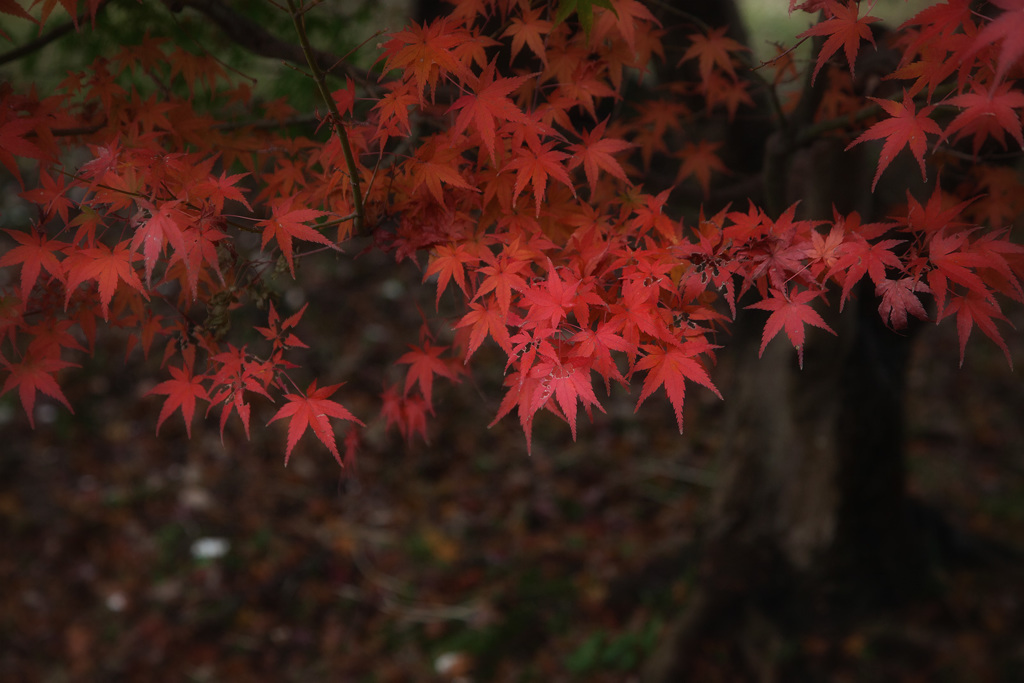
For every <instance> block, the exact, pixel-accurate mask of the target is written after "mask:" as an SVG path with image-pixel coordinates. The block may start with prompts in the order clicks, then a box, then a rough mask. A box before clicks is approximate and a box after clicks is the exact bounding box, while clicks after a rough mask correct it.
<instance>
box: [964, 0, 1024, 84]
mask: <svg viewBox="0 0 1024 683" xmlns="http://www.w3.org/2000/svg"><path fill="white" fill-rule="evenodd" d="M992 4H993V5H996V6H997V7H999V8H1000V9H1002V10H1004V11H1003V12H1002V13H1000V14H999V15H998V16H997V17H996V18H995V19H993V20H992V21H991V22H989V23H988V24H987V25H986V26H985V28H983V29H981V31H980V32H979V33H978V35H977V37H976V38H975V39H974V45H973V46H972V48H971V52H977V51H978V50H980V49H982V48H984V47H986V46H988V45H993V44H995V43H997V42H999V41H1000V40H1001V41H1002V46H1001V48H1000V50H999V64H998V66H997V67H996V75H995V81H994V82H995V83H999V82H1001V81H1002V80H1003V76H1004V75H1006V71H1007V70H1008V69H1009V68H1010V67H1011V66H1013V65H1014V64H1016V63H1017V62H1018V61H1019V60H1020V58H1021V57H1024V0H992Z"/></svg>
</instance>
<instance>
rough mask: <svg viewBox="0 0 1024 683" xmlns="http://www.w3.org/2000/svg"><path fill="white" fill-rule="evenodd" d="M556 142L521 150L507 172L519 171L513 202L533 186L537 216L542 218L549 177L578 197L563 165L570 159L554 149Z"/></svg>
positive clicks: (510, 163) (530, 146) (532, 145)
mask: <svg viewBox="0 0 1024 683" xmlns="http://www.w3.org/2000/svg"><path fill="white" fill-rule="evenodd" d="M554 145H555V143H554V142H548V143H544V144H542V145H539V146H537V145H534V144H530V145H529V146H528V147H525V148H520V149H519V156H518V157H516V158H515V159H513V160H512V161H510V162H509V164H508V166H506V167H505V168H506V169H507V170H515V171H518V173H517V174H516V187H515V192H513V194H512V202H513V203H515V201H516V199H518V198H519V195H520V194H521V193H522V191H523V190H524V189H526V185H527V184H531V185H533V197H534V201H535V204H536V207H537V216H540V205H541V204H543V203H544V192H545V190H546V188H547V185H548V177H549V176H550V177H552V178H554V179H555V180H557V181H559V182H561V183H563V184H564V185H565V186H566V187H568V188H569V189H571V190H572V193H573V196H576V188H574V187H573V184H572V178H570V177H569V172H568V171H566V170H565V166H563V165H562V160H563V159H566V158H568V156H569V155H568V154H566V153H565V152H559V151H557V150H555V149H552V148H553V147H554Z"/></svg>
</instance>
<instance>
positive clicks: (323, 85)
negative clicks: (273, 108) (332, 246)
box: [288, 0, 366, 235]
mask: <svg viewBox="0 0 1024 683" xmlns="http://www.w3.org/2000/svg"><path fill="white" fill-rule="evenodd" d="M288 8H289V10H291V15H292V23H293V24H295V31H296V33H298V36H299V43H300V44H301V45H302V52H303V54H304V55H306V63H307V64H309V69H310V71H311V72H312V74H313V80H314V81H316V87H317V89H318V90H319V91H320V97H321V99H323V101H324V104H325V105H327V109H328V111H329V112H330V118H331V123H332V124H333V125H334V132H335V134H336V135H337V136H338V140H339V141H340V142H341V150H342V152H343V153H344V154H345V165H346V166H348V182H349V184H350V185H351V187H352V203H353V205H354V206H353V208H354V209H355V214H356V218H355V229H354V230H353V232H354V233H355V234H357V235H358V234H359V233H361V232H362V231H363V224H364V222H365V219H366V217H365V214H364V212H363V191H362V188H361V187H360V183H359V168H358V167H357V166H356V159H355V156H354V155H353V154H352V145H351V144H350V143H349V140H348V133H347V131H346V130H345V123H344V121H343V120H342V118H341V112H339V111H338V104H337V102H335V101H334V98H333V97H332V96H331V91H330V90H329V89H328V88H327V82H326V81H325V80H324V72H323V71H322V70H321V69H320V65H319V64H318V63H317V60H316V56H315V54H314V52H313V47H312V46H311V45H310V44H309V36H308V35H307V34H306V20H305V16H303V15H302V14H301V13H300V12H299V8H298V6H297V5H296V4H295V0H288Z"/></svg>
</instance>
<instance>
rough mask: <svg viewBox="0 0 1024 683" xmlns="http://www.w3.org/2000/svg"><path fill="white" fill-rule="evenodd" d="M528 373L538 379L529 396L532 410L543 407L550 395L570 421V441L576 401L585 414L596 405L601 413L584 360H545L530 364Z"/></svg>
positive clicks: (574, 427)
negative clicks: (581, 404) (531, 366)
mask: <svg viewBox="0 0 1024 683" xmlns="http://www.w3.org/2000/svg"><path fill="white" fill-rule="evenodd" d="M577 366H579V367H577ZM530 375H531V376H532V377H534V378H536V379H538V380H539V382H538V383H537V385H536V386H535V387H534V389H533V396H532V397H531V399H530V400H531V407H532V410H533V412H536V411H537V410H539V409H540V408H542V407H544V406H545V405H546V404H548V402H549V401H550V400H551V399H552V398H553V399H554V400H555V403H556V404H557V406H558V408H559V409H560V410H561V412H562V416H563V417H564V418H565V421H566V422H568V423H569V429H570V431H571V432H572V438H573V441H575V440H576V409H577V407H578V406H577V405H576V404H577V401H579V402H581V403H583V406H584V408H586V410H587V412H588V413H589V412H590V408H591V406H597V409H598V410H600V411H601V412H604V408H602V407H601V404H600V403H599V402H598V400H597V396H595V395H594V387H593V385H592V384H591V382H590V368H589V367H588V363H587V362H586V361H585V359H577V361H576V362H575V363H574V362H569V363H562V362H560V361H558V360H545V361H543V362H541V363H538V364H537V365H535V366H533V368H531V370H530ZM552 412H555V411H552Z"/></svg>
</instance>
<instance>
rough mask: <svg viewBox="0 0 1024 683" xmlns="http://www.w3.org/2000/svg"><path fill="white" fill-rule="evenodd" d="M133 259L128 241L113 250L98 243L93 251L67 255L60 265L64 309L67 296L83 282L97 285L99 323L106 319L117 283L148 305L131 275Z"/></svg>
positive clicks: (142, 290) (133, 276)
mask: <svg viewBox="0 0 1024 683" xmlns="http://www.w3.org/2000/svg"><path fill="white" fill-rule="evenodd" d="M136 258H137V255H136V254H135V252H134V251H132V250H131V249H130V248H129V242H128V240H124V241H122V242H120V243H119V244H118V245H117V246H115V247H114V248H113V249H111V248H110V247H108V246H107V245H105V244H102V243H101V244H99V246H97V247H93V248H91V249H81V250H79V251H76V252H75V253H73V254H71V255H70V256H69V257H68V258H67V259H66V260H65V261H64V266H65V267H66V268H67V278H68V281H67V285H66V287H67V296H66V298H65V299H64V307H65V308H67V305H68V303H70V302H71V295H72V294H74V292H75V290H76V289H78V285H80V284H82V283H83V282H85V281H86V280H96V283H97V284H98V285H99V293H100V308H101V310H102V311H103V320H108V318H109V315H110V300H111V299H113V298H114V292H115V291H116V290H117V285H118V283H119V282H124V283H125V284H127V285H128V286H129V287H131V288H132V289H134V290H136V291H137V292H139V293H140V294H142V296H143V297H144V298H145V299H146V300H147V301H148V300H149V293H148V292H147V291H146V288H145V286H143V284H142V280H140V279H139V276H138V275H137V274H136V273H135V267H134V266H132V261H134V260H136Z"/></svg>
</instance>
